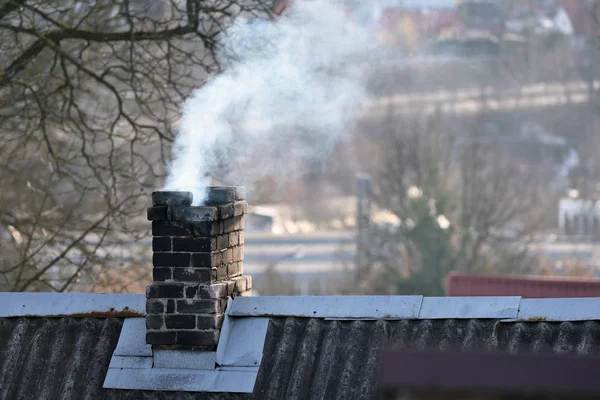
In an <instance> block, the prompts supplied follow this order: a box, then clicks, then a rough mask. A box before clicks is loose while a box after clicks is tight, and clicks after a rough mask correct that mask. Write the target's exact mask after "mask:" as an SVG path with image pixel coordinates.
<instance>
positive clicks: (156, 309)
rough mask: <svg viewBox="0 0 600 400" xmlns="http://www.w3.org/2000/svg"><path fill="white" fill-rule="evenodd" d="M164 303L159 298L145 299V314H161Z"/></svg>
mask: <svg viewBox="0 0 600 400" xmlns="http://www.w3.org/2000/svg"><path fill="white" fill-rule="evenodd" d="M164 311H165V305H164V304H163V303H162V302H161V301H160V300H151V299H149V300H146V314H162V313H163V312H164Z"/></svg>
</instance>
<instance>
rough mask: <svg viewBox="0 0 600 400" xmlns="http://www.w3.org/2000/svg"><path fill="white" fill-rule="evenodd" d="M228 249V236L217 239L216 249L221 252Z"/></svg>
mask: <svg viewBox="0 0 600 400" xmlns="http://www.w3.org/2000/svg"><path fill="white" fill-rule="evenodd" d="M227 247H229V235H228V234H224V235H221V236H218V237H217V249H219V250H223V249H226V248H227Z"/></svg>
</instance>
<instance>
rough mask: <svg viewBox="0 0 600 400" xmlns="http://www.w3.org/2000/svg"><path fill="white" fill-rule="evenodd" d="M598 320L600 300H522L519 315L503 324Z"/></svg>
mask: <svg viewBox="0 0 600 400" xmlns="http://www.w3.org/2000/svg"><path fill="white" fill-rule="evenodd" d="M594 320H600V298H598V297H588V298H585V297H581V298H571V299H522V300H521V305H520V308H519V314H518V315H517V317H516V318H515V319H512V320H506V321H504V322H514V321H523V322H543V321H548V322H567V321H594Z"/></svg>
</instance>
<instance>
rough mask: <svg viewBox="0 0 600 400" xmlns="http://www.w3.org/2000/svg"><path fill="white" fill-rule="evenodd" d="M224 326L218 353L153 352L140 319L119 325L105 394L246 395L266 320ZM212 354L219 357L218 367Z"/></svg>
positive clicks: (255, 371) (229, 320)
mask: <svg viewBox="0 0 600 400" xmlns="http://www.w3.org/2000/svg"><path fill="white" fill-rule="evenodd" d="M231 305H232V300H231V299H230V300H229V302H228V307H227V311H226V315H225V321H224V324H223V328H222V330H221V337H220V340H219V345H218V347H217V352H197V351H185V350H154V351H153V350H152V347H151V346H150V345H147V344H146V343H145V342H146V341H145V335H146V325H145V320H144V318H130V319H126V320H125V322H124V326H123V329H122V331H121V336H120V337H119V342H118V344H117V347H116V349H115V352H114V353H113V356H112V358H111V361H110V365H109V368H108V372H107V374H106V377H105V380H104V385H103V387H104V388H106V389H127V390H160V391H191V392H215V393H216V392H223V393H251V392H252V390H253V389H254V383H255V381H256V376H257V374H258V370H259V368H258V367H259V365H260V363H261V360H262V354H263V348H264V343H265V338H266V334H267V328H268V326H269V319H268V318H254V317H252V318H239V319H238V318H232V317H230V316H229V315H228V312H229V311H230V310H231V308H232V307H231ZM217 354H218V355H219V357H218V361H219V364H220V365H217V364H216V362H217Z"/></svg>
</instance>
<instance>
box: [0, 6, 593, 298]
mask: <svg viewBox="0 0 600 400" xmlns="http://www.w3.org/2000/svg"><path fill="white" fill-rule="evenodd" d="M298 1H300V0H298ZM125 3H126V4H125ZM192 3H193V2H192ZM216 3H219V2H218V1H217V2H216ZM228 4H229V6H228V7H233V8H226V7H223V8H219V7H207V8H205V9H203V8H201V7H200V6H198V7H200V8H198V7H196V8H194V7H191V6H190V4H189V2H187V3H186V2H183V1H174V0H173V1H162V2H152V5H149V4H147V2H142V1H140V2H136V1H129V2H124V3H122V4H121V3H116V2H113V1H108V0H106V1H59V0H53V1H52V2H36V1H22V2H21V1H9V2H4V3H2V5H0V66H1V68H0V134H1V143H0V185H1V186H0V187H1V188H2V190H1V191H0V237H1V240H0V290H2V291H100V292H143V291H144V287H145V285H146V284H147V283H148V282H149V281H150V278H151V277H150V273H151V268H150V265H151V244H150V243H151V238H150V237H149V234H150V223H149V222H148V221H146V220H145V207H147V206H148V205H149V202H150V192H152V191H153V190H158V189H159V188H160V187H161V185H162V182H163V181H164V176H165V170H166V165H167V163H168V160H169V157H170V149H171V144H172V142H173V138H174V136H175V135H176V132H177V129H176V127H177V124H176V122H175V121H176V120H177V119H178V117H179V109H180V106H181V104H182V102H183V101H184V100H185V98H187V97H188V96H189V94H190V93H191V91H192V90H193V89H194V88H196V87H198V86H199V82H200V83H201V82H203V81H205V80H206V79H208V77H210V76H211V75H214V74H216V73H218V72H219V71H220V70H221V68H222V66H221V65H220V64H219V62H218V60H216V59H215V58H214V57H212V54H213V49H214V47H215V46H216V45H217V44H218V38H219V34H220V32H221V30H222V29H224V27H225V26H227V24H228V23H230V21H231V20H232V19H233V18H235V17H236V16H237V15H239V14H242V13H246V14H248V13H252V14H256V15H257V17H259V18H263V17H264V18H272V19H273V20H276V19H277V18H279V17H280V15H283V14H285V12H286V9H287V8H288V7H293V1H279V2H271V3H269V4H266V3H265V2H261V1H239V2H229V3H228ZM232 4H233V6H232ZM341 4H342V6H343V7H344V10H345V12H346V15H347V18H348V24H356V25H358V26H362V27H364V28H365V29H368V30H369V31H370V32H371V33H372V36H373V40H374V41H377V43H378V45H379V46H380V47H379V48H380V49H382V50H381V51H380V52H379V53H378V54H377V55H376V56H375V57H372V58H370V59H368V60H364V59H362V58H358V59H357V60H352V62H357V63H361V62H362V63H368V68H367V69H366V70H367V71H368V73H367V74H365V76H364V83H365V86H366V88H367V92H368V98H367V99H366V100H365V101H364V104H363V106H362V108H361V110H360V112H358V113H357V114H356V115H355V118H353V120H352V123H351V124H349V126H348V127H347V134H346V135H344V136H343V137H342V138H341V139H340V140H339V142H338V143H336V145H335V148H334V149H333V151H332V152H331V154H330V155H329V156H328V157H327V159H326V160H320V159H319V160H318V161H313V160H310V159H306V160H304V164H303V165H302V171H301V174H299V177H298V178H297V179H293V180H288V181H286V182H285V184H283V185H282V184H281V183H280V182H278V181H277V179H276V176H271V175H269V174H268V173H265V174H264V175H263V176H261V177H260V179H258V180H256V181H255V182H253V184H252V186H251V188H250V190H249V192H248V201H249V203H250V204H251V207H250V210H249V212H250V214H249V216H248V218H247V220H246V234H245V259H244V264H245V272H246V273H247V274H250V275H252V276H253V278H254V282H255V284H254V286H255V288H256V290H257V291H258V293H259V294H262V295H275V294H279V295H292V294H351V293H352V294H417V293H418V294H423V295H428V296H438V295H445V294H447V277H448V274H449V273H451V272H460V273H466V274H473V273H483V274H517V275H542V276H548V277H555V278H561V279H562V278H563V277H579V278H582V279H583V280H594V279H597V278H598V277H600V270H599V266H600V203H598V200H599V199H600V196H599V195H600V178H599V176H600V175H599V172H600V159H599V158H598V156H597V154H598V152H599V150H600V98H599V96H598V95H599V91H600V68H598V65H600V64H599V63H600V42H599V39H600V1H596V0H555V1H552V0H495V1H492V0H462V1H458V0H421V1H419V0H404V1H403V0H385V1H384V0H381V1H372V2H368V5H365V4H364V2H358V1H355V2H353V1H350V0H348V1H345V2H341ZM234 6H235V7H234ZM186 7H187V8H186ZM190 7H191V8H190ZM186 12H195V13H196V17H197V20H198V21H199V23H197V24H195V25H194V26H193V27H191V30H189V31H186V30H185V29H187V28H185V27H186V26H188V25H185V24H184V25H183V26H184V28H182V29H179V28H173V27H177V26H179V25H178V24H179V23H180V22H181V21H184V23H188V22H189V20H186V18H189V15H188V16H187V17H186V16H185V15H186V14H185V13H186ZM185 21H187V22H185ZM128 27H132V28H133V27H136V29H138V28H139V29H142V30H144V31H145V32H146V36H145V39H144V40H141V39H140V38H139V37H134V36H132V35H130V36H127V34H126V33H125V34H124V33H123V32H127V29H128ZM170 29H171V30H170ZM190 32H192V33H191V35H190ZM347 62H350V61H347ZM285 129H290V130H293V129H294V127H285ZM316 145H318V143H317V144H316ZM212 179H213V182H214V183H216V184H220V183H223V182H225V183H233V184H235V183H237V182H228V181H227V179H226V178H224V177H223V176H221V175H219V173H217V172H215V173H214V174H213V175H212Z"/></svg>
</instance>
